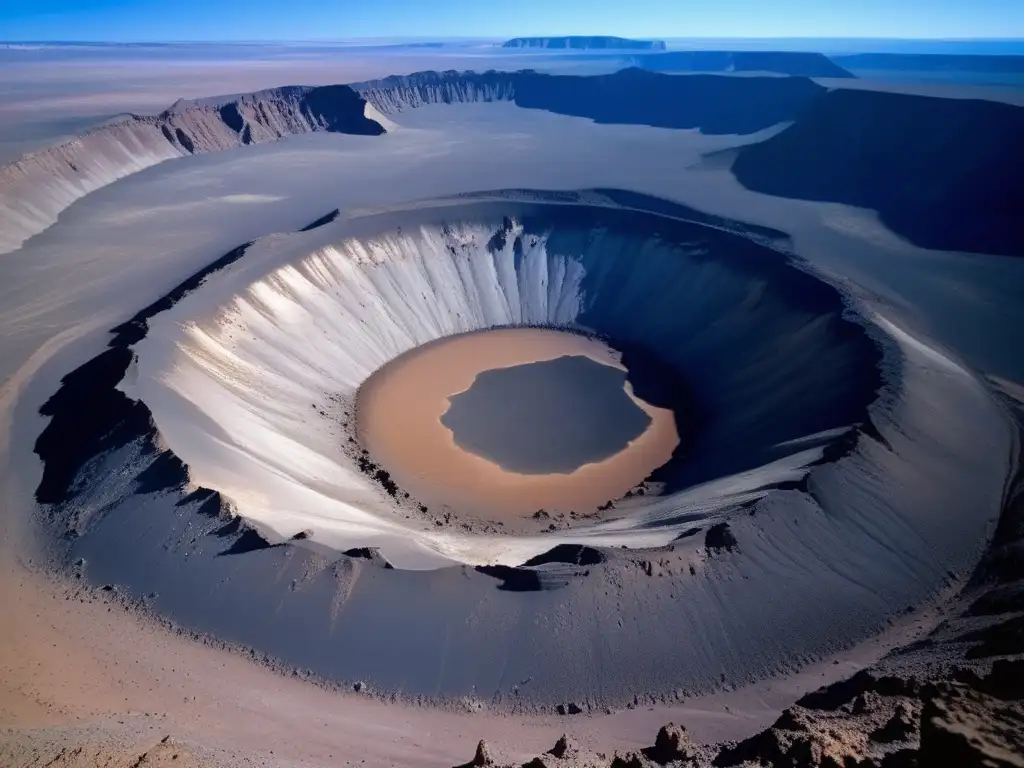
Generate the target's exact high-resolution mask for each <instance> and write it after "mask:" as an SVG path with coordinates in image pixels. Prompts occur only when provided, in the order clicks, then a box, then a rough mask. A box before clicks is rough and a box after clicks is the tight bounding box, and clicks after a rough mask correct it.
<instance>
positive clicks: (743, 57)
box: [635, 51, 853, 77]
mask: <svg viewBox="0 0 1024 768" xmlns="http://www.w3.org/2000/svg"><path fill="white" fill-rule="evenodd" d="M635 63H636V66H638V67H641V68H643V69H647V70H650V71H652V72H775V73H778V74H780V75H792V76H796V77H853V75H852V74H850V73H849V72H848V71H846V70H845V69H843V68H842V67H841V66H839V65H838V64H836V63H835V62H834V61H832V60H831V59H829V58H828V57H827V56H825V55H823V54H820V53H802V52H795V51H672V52H671V53H660V54H657V55H653V56H637V57H636V59H635Z"/></svg>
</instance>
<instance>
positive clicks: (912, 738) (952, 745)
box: [462, 659, 1024, 768]
mask: <svg viewBox="0 0 1024 768" xmlns="http://www.w3.org/2000/svg"><path fill="white" fill-rule="evenodd" d="M1022 698H1024V660H1021V659H1016V660H1014V661H1008V660H1000V661H998V662H996V663H995V664H994V665H993V667H992V670H991V671H990V672H989V674H987V675H986V676H985V677H979V676H977V675H975V674H973V673H971V672H968V671H961V672H959V673H957V674H956V675H954V676H953V678H952V679H950V680H945V681H939V682H920V681H918V680H916V679H914V678H901V677H878V676H875V675H873V674H871V673H868V672H863V673H860V674H858V675H856V676H855V677H853V678H851V679H850V680H847V681H843V682H841V683H837V684H835V685H832V686H830V687H828V688H826V689H824V690H822V691H819V692H817V693H813V694H810V695H808V696H805V697H804V698H802V699H801V700H800V701H799V702H798V703H797V704H796V705H795V706H793V707H792V708H790V709H787V710H786V711H785V712H783V713H782V715H781V716H780V717H779V719H778V720H777V721H776V722H775V723H774V724H773V725H772V726H771V727H770V728H767V729H766V730H764V731H762V732H761V733H759V734H757V735H755V736H753V737H751V738H749V739H746V740H745V741H742V742H739V743H737V744H726V745H715V746H713V747H709V746H705V745H698V744H695V743H694V742H693V740H692V739H691V738H690V736H689V735H688V734H687V732H686V729H685V728H684V727H682V726H678V725H675V724H671V723H670V724H669V725H666V726H664V727H663V728H662V729H661V730H660V731H659V732H658V734H657V738H656V739H655V741H654V744H653V745H652V746H650V747H647V748H645V749H642V750H640V751H637V752H626V753H615V754H611V755H609V754H605V753H600V752H589V751H587V750H586V749H585V748H584V747H582V746H580V745H577V744H574V743H572V742H571V741H570V740H569V739H568V738H566V737H562V738H561V739H559V741H558V742H557V743H556V744H555V745H554V747H552V748H551V749H550V750H549V751H548V752H546V753H545V754H543V755H540V756H538V757H536V758H533V759H532V760H529V761H527V762H525V763H521V764H519V765H520V766H521V768H656V766H673V767H677V768H683V766H690V767H692V768H698V766H715V768H718V767H721V768H725V767H726V766H752V765H761V766H773V768H926V767H928V766H958V767H960V768H968V767H969V766H986V767H987V768H1016V767H1017V766H1022V765H1024V703H1022ZM485 766H495V767H497V766H507V768H513V766H511V765H510V764H502V763H501V762H500V761H498V760H496V759H495V758H494V756H493V755H492V754H491V751H490V749H489V748H488V746H487V744H486V743H485V742H480V744H479V746H478V747H477V750H476V754H475V755H474V757H473V759H472V760H470V761H469V762H468V763H466V764H465V766H462V768H484V767H485Z"/></svg>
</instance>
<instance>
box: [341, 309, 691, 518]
mask: <svg viewBox="0 0 1024 768" xmlns="http://www.w3.org/2000/svg"><path fill="white" fill-rule="evenodd" d="M567 355H581V356H586V357H588V358H590V359H592V360H594V361H596V362H598V363H600V364H602V365H608V366H612V367H616V368H619V369H621V370H625V368H623V367H622V364H621V362H620V361H619V360H618V358H617V356H616V354H615V352H614V351H613V350H611V349H610V348H609V347H608V346H606V345H605V344H603V343H601V342H600V341H597V340H595V339H589V338H587V337H585V336H581V335H579V334H575V333H566V332H562V331H555V330H549V329H540V328H509V329H496V330H493V331H486V332H482V333H472V334H466V335H463V336H456V337H453V338H449V339H444V340H442V341H439V342H435V343H432V344H428V345H425V346H423V347H420V348H417V349H415V350H413V351H411V352H409V353H406V354H405V355H402V356H401V357H399V358H398V359H396V360H394V361H392V362H391V363H388V364H387V365H386V366H384V367H383V368H382V369H381V370H379V371H378V372H376V373H375V374H373V376H371V377H370V378H369V379H368V380H367V381H366V383H365V384H364V385H363V386H362V387H361V388H360V390H359V393H358V397H357V429H358V434H359V438H360V440H361V441H362V442H363V444H364V445H365V446H366V447H367V448H368V449H369V451H370V454H371V456H372V457H373V458H374V459H375V460H376V461H378V462H379V463H380V464H381V465H382V466H384V467H385V468H387V470H388V471H389V472H390V473H391V475H392V477H393V478H394V479H395V480H396V481H397V482H398V484H399V486H400V487H402V488H403V489H405V490H408V491H409V492H410V493H411V494H412V495H413V496H415V497H416V498H417V499H419V500H420V501H422V502H423V503H425V504H428V505H431V506H434V505H447V506H449V507H450V508H452V510H453V511H454V512H456V513H457V514H459V515H468V516H471V517H479V518H483V519H490V520H500V521H502V523H503V524H509V525H515V524H516V523H517V522H518V520H519V519H520V518H522V517H526V516H529V515H531V514H533V513H535V512H537V511H538V510H547V511H562V512H566V513H568V512H569V511H571V510H576V511H578V512H581V513H591V512H593V511H595V510H596V508H597V507H599V506H601V505H604V504H605V503H606V502H608V501H610V500H613V499H618V498H619V497H621V496H623V495H624V494H625V493H626V492H627V491H629V489H630V488H632V487H633V486H635V485H637V484H638V483H640V482H642V481H643V480H644V478H645V477H646V476H647V475H648V474H649V473H650V472H651V471H652V470H654V469H656V468H657V467H658V466H660V465H662V464H664V463H665V462H666V461H668V459H669V457H670V456H671V455H672V451H673V450H674V449H675V447H676V445H677V444H678V443H679V436H678V434H677V432H676V428H675V419H674V416H673V413H672V411H671V410H669V409H665V408H658V407H656V406H653V405H651V404H650V403H647V402H645V401H643V400H641V399H640V398H639V397H637V396H636V395H635V394H633V392H632V388H631V387H630V386H629V384H628V382H627V383H626V385H625V388H626V392H627V394H628V396H629V397H630V399H631V400H632V401H633V403H635V404H636V406H637V407H638V408H639V409H640V410H642V411H643V412H644V413H645V414H647V416H648V417H649V418H650V420H651V422H650V425H649V426H648V427H647V429H646V430H644V431H643V433H642V434H640V435H639V436H638V437H637V438H636V439H635V440H633V441H631V442H630V443H629V444H628V445H627V446H626V447H625V448H624V449H622V450H621V451H619V452H618V453H615V454H614V455H612V456H609V457H608V458H606V459H604V460H601V461H598V462H594V463H589V464H585V465H584V466H582V467H580V468H579V469H577V470H575V471H573V472H569V473H549V474H523V473H518V472H511V471H508V470H506V469H503V468H502V467H501V466H499V465H498V464H496V463H495V462H492V461H488V460H487V459H484V458H482V457H480V456H477V455H474V454H473V453H471V452H469V451H467V450H464V449H463V448H461V447H460V446H459V445H458V444H457V443H456V439H455V435H454V433H453V432H452V431H451V430H450V429H447V428H446V427H445V426H444V425H443V424H442V422H441V419H442V417H443V416H444V414H445V413H446V412H447V411H448V410H449V408H450V407H451V403H450V398H451V397H452V396H453V395H456V394H458V393H461V392H465V391H466V390H467V389H469V388H470V387H471V386H472V385H473V382H474V380H475V379H476V377H477V376H478V375H479V374H480V373H482V372H484V371H491V370H495V369H499V368H509V367H512V366H517V365H522V364H524V363H536V362H540V361H545V360H555V359H558V358H561V357H564V356H567Z"/></svg>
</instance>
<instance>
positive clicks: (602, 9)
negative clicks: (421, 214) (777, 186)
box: [0, 0, 1024, 42]
mask: <svg viewBox="0 0 1024 768" xmlns="http://www.w3.org/2000/svg"><path fill="white" fill-rule="evenodd" d="M531 34H619V35H626V36H638V37H639V36H643V37H663V38H664V37H733V38H735V37H844V38H847V37H872V38H955V39H964V38H985V37H991V38H1003V39H1006V38H1022V37H1024V0H700V1H699V2H698V1H697V0H504V2H502V1H501V0H18V1H17V2H15V1H14V0H0V40H75V41H111V42H125V41H156V40H193V41H194V40H312V39H320V40H324V39H334V40H337V39H345V38H352V37H418V38H421V37H432V36H433V37H442V36H443V37H459V36H462V37H470V36H482V37H506V36H515V35H531Z"/></svg>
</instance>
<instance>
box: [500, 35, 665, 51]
mask: <svg viewBox="0 0 1024 768" xmlns="http://www.w3.org/2000/svg"><path fill="white" fill-rule="evenodd" d="M501 47H502V48H564V49H567V50H574V51H591V50H618V51H664V50H665V47H666V46H665V42H664V41H663V40H630V39H629V38H626V37H609V36H606V35H598V36H590V37H588V36H577V35H571V36H568V37H516V38H513V39H512V40H509V41H508V42H506V43H505V44H504V45H502V46H501Z"/></svg>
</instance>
